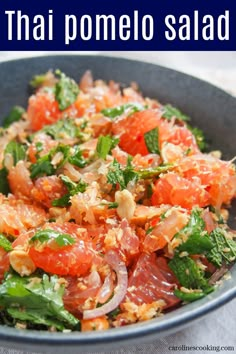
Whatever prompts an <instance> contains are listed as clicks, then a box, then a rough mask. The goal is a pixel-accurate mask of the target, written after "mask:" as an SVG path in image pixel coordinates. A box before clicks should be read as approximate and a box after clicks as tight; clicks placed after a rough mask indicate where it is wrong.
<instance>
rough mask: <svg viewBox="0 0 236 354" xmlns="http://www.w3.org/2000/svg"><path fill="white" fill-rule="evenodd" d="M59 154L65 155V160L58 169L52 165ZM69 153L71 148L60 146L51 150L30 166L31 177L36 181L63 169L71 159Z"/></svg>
mask: <svg viewBox="0 0 236 354" xmlns="http://www.w3.org/2000/svg"><path fill="white" fill-rule="evenodd" d="M57 152H61V153H62V154H63V159H62V161H61V162H60V163H59V164H58V165H57V167H54V166H53V165H52V163H51V160H52V158H53V157H54V156H55V154H56V153H57ZM69 153H70V147H69V146H65V145H58V146H57V147H56V148H53V149H51V150H50V152H49V153H48V154H47V155H44V156H42V157H40V158H39V159H38V160H37V162H35V163H34V164H32V165H31V166H30V172H31V175H30V177H31V178H32V179H34V178H36V177H41V176H45V175H46V176H51V175H53V174H54V173H55V172H56V170H57V169H58V168H60V167H62V166H63V165H64V164H65V163H66V161H67V160H68V157H69Z"/></svg>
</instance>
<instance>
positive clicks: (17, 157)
mask: <svg viewBox="0 0 236 354" xmlns="http://www.w3.org/2000/svg"><path fill="white" fill-rule="evenodd" d="M6 154H10V155H12V157H13V161H14V166H15V165H16V164H17V162H19V161H21V160H24V159H25V156H26V153H25V148H24V146H23V145H22V144H20V143H17V142H16V141H10V142H9V143H8V144H7V146H6V148H5V150H4V155H5V156H6Z"/></svg>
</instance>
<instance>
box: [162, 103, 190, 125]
mask: <svg viewBox="0 0 236 354" xmlns="http://www.w3.org/2000/svg"><path fill="white" fill-rule="evenodd" d="M162 117H163V118H166V119H168V120H171V119H172V118H173V117H174V118H178V119H179V120H183V121H184V122H188V121H189V120H190V118H189V117H188V116H187V115H185V114H183V113H182V112H181V111H180V110H178V109H177V108H175V107H173V106H172V105H171V104H167V105H165V106H163V114H162Z"/></svg>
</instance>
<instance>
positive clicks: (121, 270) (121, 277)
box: [83, 251, 128, 320]
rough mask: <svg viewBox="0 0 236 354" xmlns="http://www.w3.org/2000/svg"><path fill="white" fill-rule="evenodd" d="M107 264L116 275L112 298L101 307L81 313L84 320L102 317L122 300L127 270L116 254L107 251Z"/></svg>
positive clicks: (125, 286)
mask: <svg viewBox="0 0 236 354" xmlns="http://www.w3.org/2000/svg"><path fill="white" fill-rule="evenodd" d="M104 259H105V260H106V261H107V263H108V264H109V265H110V266H111V267H112V268H113V269H114V271H115V272H116V275H117V286H116V287H115V289H114V296H113V297H112V299H111V300H110V301H109V302H107V303H106V304H104V305H103V306H101V307H98V308H96V309H92V310H86V311H84V313H83V318H84V319H86V320H87V319H91V318H96V317H100V316H103V315H105V314H107V313H109V312H111V311H113V310H114V309H115V308H117V306H119V304H120V303H121V301H122V300H123V299H124V297H125V294H126V290H127V284H128V274H127V269H126V266H125V264H124V262H123V261H121V259H120V257H119V256H118V254H117V253H116V252H114V251H109V252H108V253H107V254H106V256H105V258H104Z"/></svg>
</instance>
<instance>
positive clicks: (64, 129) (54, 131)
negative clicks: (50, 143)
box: [42, 118, 81, 140]
mask: <svg viewBox="0 0 236 354" xmlns="http://www.w3.org/2000/svg"><path fill="white" fill-rule="evenodd" d="M42 131H43V132H45V133H46V134H47V135H50V136H51V137H52V138H53V139H55V140H58V139H67V138H78V137H80V134H81V132H80V129H79V127H77V125H76V124H75V121H74V119H71V118H65V119H59V120H58V121H57V122H56V123H54V124H50V125H46V126H45V127H44V128H43V129H42Z"/></svg>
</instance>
